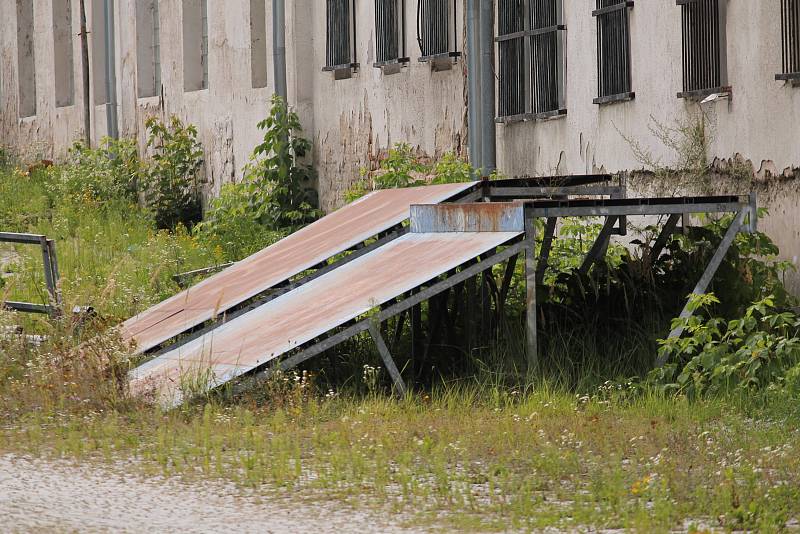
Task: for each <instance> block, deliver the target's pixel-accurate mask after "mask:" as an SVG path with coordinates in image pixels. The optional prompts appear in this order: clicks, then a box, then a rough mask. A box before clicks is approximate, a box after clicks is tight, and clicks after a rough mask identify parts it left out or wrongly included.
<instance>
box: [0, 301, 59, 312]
mask: <svg viewBox="0 0 800 534" xmlns="http://www.w3.org/2000/svg"><path fill="white" fill-rule="evenodd" d="M0 308H7V309H9V310H13V311H18V312H23V313H41V314H45V315H52V314H53V313H54V308H53V307H52V306H47V305H45V304H33V303H31V302H13V301H10V300H7V301H4V302H0Z"/></svg>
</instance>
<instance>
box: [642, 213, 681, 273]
mask: <svg viewBox="0 0 800 534" xmlns="http://www.w3.org/2000/svg"><path fill="white" fill-rule="evenodd" d="M680 220H681V215H680V214H678V213H673V214H672V215H670V216H669V219H667V222H666V224H664V228H662V229H661V233H660V234H658V238H657V239H656V242H655V243H654V244H653V247H652V248H651V249H650V253H649V257H650V263H651V264H653V263H655V262H657V261H658V258H659V256H661V251H662V250H664V247H665V246H666V245H667V241H668V240H669V238H670V236H671V235H672V234H674V233H675V228H677V227H678V221H680Z"/></svg>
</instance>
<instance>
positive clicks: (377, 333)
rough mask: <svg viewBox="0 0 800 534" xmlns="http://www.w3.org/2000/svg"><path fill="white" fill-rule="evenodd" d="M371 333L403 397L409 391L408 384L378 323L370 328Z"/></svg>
mask: <svg viewBox="0 0 800 534" xmlns="http://www.w3.org/2000/svg"><path fill="white" fill-rule="evenodd" d="M369 333H370V335H372V339H374V340H375V345H377V347H378V352H379V353H380V354H381V358H382V359H383V364H384V365H385V366H386V370H387V371H389V376H391V377H392V380H393V381H394V385H395V387H396V388H397V392H398V393H399V394H400V395H401V396H402V395H405V394H406V391H407V390H406V384H405V382H403V377H402V376H400V371H399V370H398V369H397V365H395V363H394V359H393V358H392V355H391V353H390V352H389V348H388V347H387V346H386V342H385V341H384V340H383V336H382V335H381V330H380V327H379V326H378V324H377V323H373V324H371V325H370V326H369Z"/></svg>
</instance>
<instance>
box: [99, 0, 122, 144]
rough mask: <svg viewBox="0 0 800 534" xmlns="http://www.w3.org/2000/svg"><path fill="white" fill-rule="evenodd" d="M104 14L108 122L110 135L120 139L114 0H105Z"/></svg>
mask: <svg viewBox="0 0 800 534" xmlns="http://www.w3.org/2000/svg"><path fill="white" fill-rule="evenodd" d="M103 15H104V18H105V26H106V43H105V44H106V100H107V101H108V102H107V103H106V123H107V126H108V136H109V137H111V138H113V139H119V127H118V124H117V57H116V56H117V55H116V50H115V48H116V47H115V39H114V0H105V3H104V9H103Z"/></svg>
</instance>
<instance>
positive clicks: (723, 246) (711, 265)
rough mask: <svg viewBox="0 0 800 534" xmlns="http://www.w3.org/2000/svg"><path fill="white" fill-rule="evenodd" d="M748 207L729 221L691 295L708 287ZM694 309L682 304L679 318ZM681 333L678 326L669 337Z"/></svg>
mask: <svg viewBox="0 0 800 534" xmlns="http://www.w3.org/2000/svg"><path fill="white" fill-rule="evenodd" d="M750 211H751V209H750V208H745V209H743V210H741V211H740V212H739V213H737V214H736V217H735V218H734V219H733V223H731V225H730V227H729V228H728V231H727V232H726V233H725V236H724V237H723V238H722V242H721V243H720V244H719V247H717V251H716V252H715V253H714V256H712V257H711V261H710V262H708V265H707V266H706V270H705V271H704V272H703V276H701V277H700V281H699V282H697V285H696V286H695V287H694V290H693V291H692V295H704V294H705V292H706V290H707V289H708V285H709V284H710V283H711V280H712V279H713V278H714V275H715V274H716V272H717V269H719V266H720V265H721V264H722V260H724V259H725V255H726V254H727V253H728V249H730V248H731V244H732V243H733V240H734V239H735V238H736V235H737V234H738V233H739V232H740V231H741V230H742V226H743V225H744V220H745V217H746V216H747V215H748V214H749V213H750ZM693 313H694V311H693V310H692V309H691V308H690V307H689V303H687V304H686V306H684V308H683V311H681V314H680V318H681V319H688V318H689V317H691V316H692V314H693ZM682 334H683V327H681V326H679V327H677V328H675V329H674V330H672V332H670V334H669V337H671V338H672V337H679V336H681V335H682ZM665 363H666V360H665V359H664V357H659V358H658V359H657V360H656V366H657V367H661V366H662V365H664V364H665Z"/></svg>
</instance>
